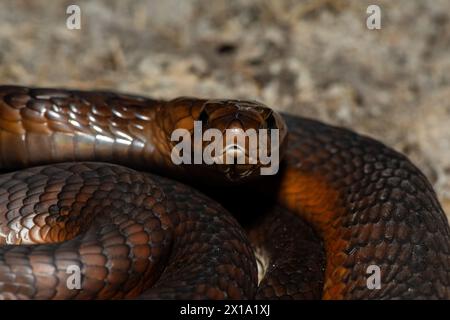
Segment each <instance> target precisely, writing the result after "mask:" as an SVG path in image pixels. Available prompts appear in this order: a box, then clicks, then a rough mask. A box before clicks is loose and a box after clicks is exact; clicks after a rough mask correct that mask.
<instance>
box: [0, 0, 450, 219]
mask: <svg viewBox="0 0 450 320" xmlns="http://www.w3.org/2000/svg"><path fill="white" fill-rule="evenodd" d="M71 3H76V4H78V5H79V6H80V8H81V30H68V29H67V28H66V18H67V15H66V13H65V11H66V8H67V6H68V5H69V4H71ZM369 4H377V5H379V6H380V7H381V10H382V11H381V12H382V20H381V23H382V25H381V27H382V28H381V30H369V29H367V27H366V18H367V14H366V8H367V6H368V5H369ZM449 13H450V1H446V0H442V1H439V0H433V1H425V0H423V1H419V0H418V1H413V0H403V1H389V0H386V1H375V0H371V1H357V0H355V1H345V0H315V1H299V0H292V1H246V0H235V1H229V0H223V1H220V0H215V1H206V0H204V1H196V0H182V1H176V0H161V1H124V0H119V1H44V0H42V1H29V0H27V1H25V0H23V1H20V0H14V1H8V0H7V1H5V0H2V1H1V2H0V83H2V84H26V85H36V86H66V87H78V88H85V89H92V88H106V89H115V90H122V91H128V92H133V93H140V94H144V95H151V96H156V97H162V98H173V97H175V96H180V95H194V96H204V97H228V98H248V99H256V100H260V101H263V102H265V103H266V104H268V105H270V106H272V107H273V108H275V109H277V110H283V111H287V112H290V113H294V114H300V115H304V116H308V117H314V118H319V119H321V120H324V121H326V122H329V123H333V124H338V125H342V126H346V127H350V128H353V129H355V130H357V131H359V132H362V133H365V134H369V135H371V136H373V137H375V138H377V139H379V140H381V141H383V142H385V143H386V144H388V145H390V146H392V147H394V148H396V149H397V150H399V151H401V152H404V153H406V154H407V155H409V156H410V158H411V159H412V160H413V161H414V162H415V163H416V164H417V165H418V166H419V167H420V168H421V169H422V170H423V171H424V172H425V174H426V175H427V176H428V177H429V179H430V180H431V181H432V183H433V184H434V186H435V188H436V191H437V193H438V195H439V198H440V200H441V201H442V204H443V206H444V208H445V210H446V212H447V213H450V129H449V126H450V86H449V83H450V18H449Z"/></svg>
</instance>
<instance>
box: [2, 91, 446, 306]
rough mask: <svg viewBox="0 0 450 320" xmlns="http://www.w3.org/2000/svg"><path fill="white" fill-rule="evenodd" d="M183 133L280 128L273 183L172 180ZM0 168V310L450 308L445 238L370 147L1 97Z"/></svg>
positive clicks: (408, 177)
mask: <svg viewBox="0 0 450 320" xmlns="http://www.w3.org/2000/svg"><path fill="white" fill-rule="evenodd" d="M283 119H284V120H283ZM195 120H201V121H202V124H203V126H205V128H217V129H219V130H221V131H223V130H225V129H230V128H231V129H233V128H234V129H235V128H242V129H244V130H245V129H249V128H254V129H256V130H258V129H262V128H266V129H279V130H280V133H281V141H282V143H281V147H280V149H279V150H278V151H280V152H281V153H284V156H283V161H282V164H281V168H280V172H279V173H278V174H277V175H275V176H271V177H269V176H261V177H256V176H257V175H258V174H257V172H259V171H258V170H257V169H259V167H260V164H254V165H247V164H235V165H204V164H197V165H178V166H177V165H175V164H174V163H173V162H172V161H171V158H170V154H171V153H170V152H171V150H172V148H173V142H172V141H171V140H170V135H171V133H172V132H173V131H174V130H175V129H177V128H184V129H187V130H189V131H190V132H192V130H193V122H194V121H195ZM284 121H286V123H287V128H288V129H287V128H286V127H285V122H284ZM287 130H288V131H289V132H288V137H287V138H285V135H286V131H287ZM0 165H1V167H2V170H4V171H5V172H7V173H4V174H3V175H1V176H0V296H1V298H5V299H10V298H11V299H17V298H18V299H26V298H31V299H119V298H143V299H147V298H163V299H165V298H168V299H179V298H195V299H239V298H250V299H252V298H298V299H319V298H325V299H398V298H405V299H408V298H430V299H437V298H440V299H447V298H449V296H450V290H449V285H450V280H449V279H450V275H449V272H450V268H449V266H450V255H449V252H450V247H449V244H450V242H449V235H450V234H449V227H448V223H447V219H446V217H445V215H444V213H443V211H442V209H441V206H440V204H439V202H438V201H437V199H436V195H435V193H434V191H433V189H432V187H431V185H430V183H429V182H428V181H427V179H426V178H425V177H424V175H423V174H422V173H421V172H420V171H419V170H418V169H417V168H416V167H415V166H414V165H413V164H411V162H410V161H409V160H408V159H407V158H406V157H404V156H403V155H401V154H399V153H397V152H395V151H393V150H391V149H390V148H388V147H386V146H384V145H383V144H381V143H379V142H377V141H375V140H373V139H370V138H368V137H364V136H361V135H358V134H356V133H354V132H351V131H348V130H346V129H342V128H336V127H332V126H329V125H326V124H323V123H320V122H317V121H314V120H310V119H305V118H295V117H292V116H288V115H283V118H282V117H281V116H280V115H278V114H277V113H275V112H272V111H271V110H270V109H269V108H267V107H265V106H263V105H261V104H259V103H256V102H246V101H237V100H203V99H196V98H178V99H175V100H171V101H160V100H153V99H148V98H144V97H138V96H131V95H124V94H119V93H111V92H99V91H97V92H87V91H71V90H62V89H61V90H59V89H37V88H26V87H18V86H1V87H0ZM13 170H18V171H14V172H11V171H13ZM144 171H145V172H151V173H144ZM156 174H159V175H165V176H168V177H171V178H175V179H177V180H181V181H182V182H183V183H186V184H194V185H195V186H196V187H197V188H199V189H201V190H202V191H203V192H204V193H207V194H208V196H206V195H204V194H203V193H200V192H199V191H196V189H194V188H192V187H189V186H187V185H186V184H183V183H180V182H175V181H173V180H169V179H168V178H163V177H160V176H158V175H156ZM231 180H233V181H231ZM235 180H242V181H240V182H241V183H236V181H235ZM238 182H239V181H238ZM210 197H213V198H215V199H216V200H217V201H218V202H220V204H219V203H218V202H216V201H213V200H211V198H210ZM224 207H225V208H227V209H229V210H230V211H231V212H233V213H234V214H235V217H233V216H232V215H231V214H229V213H228V211H227V210H226V209H224ZM236 219H238V220H239V222H238V220H236ZM241 224H242V225H243V226H244V227H245V229H246V231H244V229H243V228H242V227H241ZM255 256H256V257H257V259H256V258H255ZM257 261H258V263H257ZM70 266H77V267H78V268H79V270H80V272H81V280H80V284H81V288H75V289H74V288H69V287H68V286H67V279H68V277H69V276H70V273H68V272H67V270H68V268H70ZM370 266H377V267H378V268H379V270H380V285H379V287H378V288H369V286H368V283H367V279H368V276H369V275H370V274H368V270H369V269H368V268H369V267H370ZM258 267H259V268H258ZM258 269H259V270H258ZM258 271H259V278H258Z"/></svg>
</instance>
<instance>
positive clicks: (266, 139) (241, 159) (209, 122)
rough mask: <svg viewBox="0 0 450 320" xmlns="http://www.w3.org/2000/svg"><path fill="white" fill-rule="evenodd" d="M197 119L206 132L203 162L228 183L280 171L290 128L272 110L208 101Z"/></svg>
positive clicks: (242, 103) (247, 103)
mask: <svg viewBox="0 0 450 320" xmlns="http://www.w3.org/2000/svg"><path fill="white" fill-rule="evenodd" d="M196 120H197V121H199V122H200V123H201V128H202V133H203V139H202V142H201V144H202V147H201V149H202V151H203V160H204V161H203V162H204V163H205V164H210V165H211V168H210V169H211V170H214V171H216V173H218V174H220V175H222V176H224V177H225V178H226V179H227V180H231V181H242V180H244V179H247V178H249V177H254V176H259V175H271V174H275V173H276V172H277V171H278V165H279V161H280V159H281V156H282V155H281V152H282V148H281V146H282V145H283V143H284V141H285V139H286V133H287V128H286V124H285V122H284V120H283V119H282V118H281V116H280V115H279V114H278V113H276V112H275V111H273V110H272V109H270V108H268V107H267V106H265V105H263V104H261V103H259V102H256V101H243V100H207V101H206V102H204V104H203V105H202V107H201V109H200V110H199V113H198V117H197V119H196ZM199 149H200V148H197V150H199ZM208 157H209V158H208ZM211 162H212V163H211Z"/></svg>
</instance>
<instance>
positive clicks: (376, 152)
mask: <svg viewBox="0 0 450 320" xmlns="http://www.w3.org/2000/svg"><path fill="white" fill-rule="evenodd" d="M286 119H287V125H288V128H289V134H290V136H289V143H288V145H289V147H288V149H287V152H286V155H285V160H286V166H285V168H284V170H283V172H282V174H281V177H280V185H279V186H278V201H279V202H280V203H281V204H282V205H284V206H285V207H286V208H287V209H289V210H291V211H293V212H296V213H298V214H299V215H300V216H301V217H303V218H304V219H305V220H307V221H308V222H310V223H311V225H312V226H313V227H314V228H315V229H316V230H317V231H318V233H319V235H321V237H322V238H323V240H324V243H325V251H326V253H327V263H326V272H325V286H324V294H323V297H324V298H325V299H400V298H403V299H412V298H416V299H449V298H450V230H449V225H448V222H447V218H446V216H445V214H444V212H443V210H442V208H441V206H440V204H439V202H438V200H437V198H436V195H435V192H434V191H433V188H432V187H431V185H430V183H429V182H428V181H427V179H426V178H425V176H424V175H423V174H422V173H421V172H420V171H419V170H418V169H417V168H416V167H415V166H414V165H413V164H412V163H411V162H410V161H409V160H408V159H407V158H406V157H405V156H403V155H401V154H399V153H397V152H395V151H393V150H392V149H389V148H388V147H386V146H384V145H383V144H381V143H379V142H377V141H375V140H373V139H370V138H367V137H363V136H360V135H358V134H355V133H353V132H351V131H348V130H344V129H341V128H335V127H332V126H329V125H325V124H322V123H320V122H317V121H313V120H308V119H302V118H294V117H286ZM369 265H378V266H379V267H380V268H381V289H379V290H368V289H367V286H366V281H367V277H368V275H367V274H366V270H367V267H368V266H369Z"/></svg>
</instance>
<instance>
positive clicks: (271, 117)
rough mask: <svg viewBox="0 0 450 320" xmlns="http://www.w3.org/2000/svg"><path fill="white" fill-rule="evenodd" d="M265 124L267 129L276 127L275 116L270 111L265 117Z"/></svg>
mask: <svg viewBox="0 0 450 320" xmlns="http://www.w3.org/2000/svg"><path fill="white" fill-rule="evenodd" d="M266 126H267V129H278V126H277V120H276V119H275V116H274V114H273V113H272V112H271V113H270V114H269V116H268V117H267V118H266Z"/></svg>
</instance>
